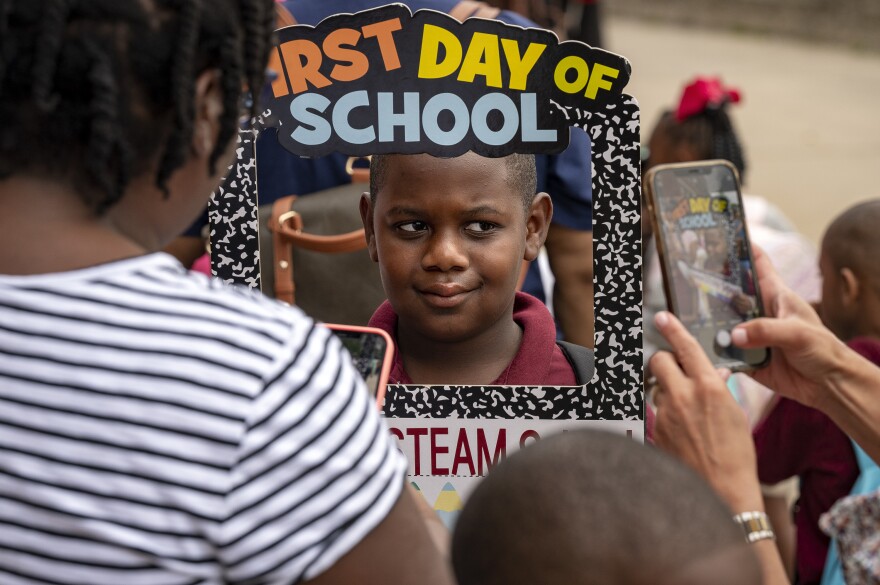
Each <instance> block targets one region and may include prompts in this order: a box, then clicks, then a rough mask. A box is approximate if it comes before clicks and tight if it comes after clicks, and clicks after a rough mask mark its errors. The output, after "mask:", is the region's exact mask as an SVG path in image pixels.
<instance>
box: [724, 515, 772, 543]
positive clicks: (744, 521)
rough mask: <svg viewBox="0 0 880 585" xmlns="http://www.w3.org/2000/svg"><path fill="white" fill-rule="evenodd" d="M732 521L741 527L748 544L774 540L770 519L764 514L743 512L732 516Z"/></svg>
mask: <svg viewBox="0 0 880 585" xmlns="http://www.w3.org/2000/svg"><path fill="white" fill-rule="evenodd" d="M733 521H734V522H736V523H737V524H739V525H740V526H741V527H742V529H743V532H744V533H745V536H746V542H748V543H749V544H751V543H753V542H758V541H759V540H767V539H769V540H776V534H775V533H774V532H773V527H772V526H770V518H768V517H767V514H765V513H764V512H743V513H741V514H737V515H736V516H734V517H733Z"/></svg>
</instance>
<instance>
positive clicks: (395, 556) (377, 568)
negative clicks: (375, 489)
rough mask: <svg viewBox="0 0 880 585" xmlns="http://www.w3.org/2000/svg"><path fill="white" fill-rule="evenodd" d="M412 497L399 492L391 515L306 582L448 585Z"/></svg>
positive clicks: (448, 576)
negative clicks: (334, 561) (328, 567)
mask: <svg viewBox="0 0 880 585" xmlns="http://www.w3.org/2000/svg"><path fill="white" fill-rule="evenodd" d="M415 498H419V499H421V496H420V495H418V494H413V493H412V492H411V491H410V490H408V489H405V490H403V491H402V492H401V494H400V498H398V500H397V503H396V504H395V505H394V507H393V508H392V509H391V512H389V514H388V516H387V517H386V518H385V520H383V521H382V523H381V524H379V525H378V526H377V527H376V529H375V530H373V532H371V533H370V534H369V535H368V536H367V537H366V538H365V539H363V540H362V541H361V542H360V544H358V545H357V546H356V547H355V548H354V549H353V550H352V551H350V552H349V553H348V554H346V555H345V556H343V557H342V558H341V559H339V560H338V561H337V562H336V563H335V564H334V565H333V566H332V567H331V568H330V569H328V570H327V571H326V572H324V573H322V574H321V575H319V576H318V577H316V578H315V579H312V580H311V581H307V583H310V584H314V585H331V584H334V583H360V584H364V585H370V584H373V583H375V584H377V585H379V584H386V583H387V584H395V583H399V584H401V585H404V584H409V583H420V584H423V585H424V584H427V585H434V584H436V585H452V583H453V580H452V574H451V571H450V569H449V565H448V564H447V563H446V562H444V561H443V558H442V557H441V556H440V554H438V551H437V549H436V548H435V546H434V544H433V543H432V542H431V536H430V535H429V534H428V530H427V529H426V527H425V522H423V521H422V520H423V519H424V518H423V517H422V518H420V510H419V507H418V504H417V501H416V500H415ZM435 516H436V515H435ZM447 540H448V535H447ZM447 548H448V546H447Z"/></svg>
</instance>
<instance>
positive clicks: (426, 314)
mask: <svg viewBox="0 0 880 585" xmlns="http://www.w3.org/2000/svg"><path fill="white" fill-rule="evenodd" d="M552 214H553V205H552V203H551V202H550V198H549V196H548V195H547V194H546V193H539V194H537V195H536V194H535V160H534V157H533V156H531V155H512V156H509V157H506V158H484V157H481V156H479V155H477V154H474V153H466V154H464V155H462V156H459V157H456V158H448V159H443V158H435V157H432V156H429V155H385V156H375V157H373V159H372V162H371V167H370V194H369V196H367V195H366V194H365V195H364V197H363V198H362V199H361V217H362V219H363V222H364V228H365V229H366V236H367V243H368V246H369V251H370V256H371V257H372V259H373V261H374V262H378V263H379V271H380V274H381V276H382V283H383V285H384V287H385V292H386V294H387V295H388V301H386V302H385V303H383V304H382V305H381V306H380V307H379V309H378V310H377V311H376V313H375V314H374V315H373V318H372V319H371V321H370V325H371V326H373V327H379V328H381V329H384V330H386V331H388V333H389V334H390V335H391V336H392V337H393V338H394V339H395V342H396V344H397V352H396V355H395V361H394V365H393V367H392V372H391V377H390V379H389V381H390V382H391V383H400V384H410V383H418V384H473V385H476V384H509V385H525V384H529V385H554V386H563V385H574V384H576V383H577V380H576V376H575V372H574V370H573V369H572V366H571V364H570V363H569V361H568V360H567V359H566V355H565V354H564V353H563V351H562V350H561V349H560V348H559V346H557V345H556V332H555V327H554V324H553V319H552V317H551V316H550V314H549V312H548V311H547V309H546V308H545V307H544V306H543V305H542V304H541V303H540V302H538V301H537V300H536V299H534V298H533V297H530V296H528V295H526V294H523V293H517V292H516V285H517V280H518V277H519V273H520V268H521V264H522V261H523V260H528V261H531V260H534V259H535V258H536V257H537V256H538V251H539V250H540V249H541V246H542V244H543V243H544V239H545V238H546V236H547V228H548V226H549V224H550V220H551V217H552ZM584 351H585V350H584ZM589 361H590V362H592V354H589Z"/></svg>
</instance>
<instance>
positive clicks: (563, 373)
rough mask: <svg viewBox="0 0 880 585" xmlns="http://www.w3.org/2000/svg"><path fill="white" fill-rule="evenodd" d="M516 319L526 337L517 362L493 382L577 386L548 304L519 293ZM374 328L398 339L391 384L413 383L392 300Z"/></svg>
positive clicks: (378, 312)
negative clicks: (405, 363)
mask: <svg viewBox="0 0 880 585" xmlns="http://www.w3.org/2000/svg"><path fill="white" fill-rule="evenodd" d="M513 320H514V321H515V322H516V324H517V325H519V327H520V329H522V332H523V335H522V340H521V341H520V344H519V350H518V351H517V352H516V355H515V356H514V357H513V361H511V362H510V364H509V366H508V367H507V368H506V369H505V371H504V372H503V373H502V374H501V376H499V377H498V379H496V380H494V381H493V382H492V383H491V385H507V386H575V385H576V384H577V382H576V380H575V376H574V370H572V367H571V364H569V363H568V360H567V359H565V355H564V354H563V353H562V350H561V349H559V346H558V345H556V324H555V323H554V322H553V317H552V316H551V315H550V312H549V311H548V310H547V307H546V306H544V304H543V303H542V302H541V301H539V300H538V299H536V298H535V297H533V296H531V295H528V294H526V293H522V292H518V293H516V299H515V300H514V303H513ZM370 327H377V328H379V329H383V330H385V331H387V332H388V334H389V335H390V336H391V338H392V339H394V343H395V350H394V362H393V365H392V366H391V375H390V376H389V378H388V383H389V384H412V383H413V381H412V379H411V378H410V377H409V374H407V373H406V370H404V368H403V360H402V359H401V357H400V351H399V350H398V349H397V348H396V344H397V313H395V312H394V309H393V308H392V307H391V303H389V302H388V301H385V302H384V303H382V304H381V305H380V306H379V308H378V309H376V312H375V313H373V317H372V318H371V319H370Z"/></svg>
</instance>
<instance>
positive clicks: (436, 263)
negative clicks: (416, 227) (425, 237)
mask: <svg viewBox="0 0 880 585" xmlns="http://www.w3.org/2000/svg"><path fill="white" fill-rule="evenodd" d="M467 266H468V257H467V253H466V250H465V246H464V245H463V242H461V238H459V237H458V234H457V233H455V234H453V233H450V232H449V231H444V232H437V233H435V234H434V236H433V237H432V238H431V239H430V241H429V243H428V249H427V250H426V251H425V255H424V256H423V257H422V267H423V268H424V269H425V270H442V271H444V272H445V271H448V270H464V269H466V268H467Z"/></svg>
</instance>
